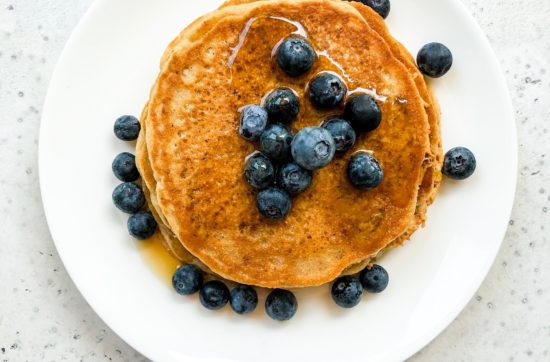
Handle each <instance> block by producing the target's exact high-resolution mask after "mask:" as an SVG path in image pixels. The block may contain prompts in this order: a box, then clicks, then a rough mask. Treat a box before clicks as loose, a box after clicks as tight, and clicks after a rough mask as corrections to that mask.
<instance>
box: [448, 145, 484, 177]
mask: <svg viewBox="0 0 550 362" xmlns="http://www.w3.org/2000/svg"><path fill="white" fill-rule="evenodd" d="M476 163H477V162H476V158H475V156H474V154H473V153H472V151H470V150H469V149H467V148H465V147H455V148H453V149H451V150H449V152H447V153H446V154H445V160H444V161H443V170H442V172H443V174H444V175H445V176H447V177H449V178H452V179H454V180H464V179H466V178H468V177H470V176H472V174H473V173H474V171H475V170H476Z"/></svg>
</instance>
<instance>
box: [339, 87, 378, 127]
mask: <svg viewBox="0 0 550 362" xmlns="http://www.w3.org/2000/svg"><path fill="white" fill-rule="evenodd" d="M344 117H345V118H346V120H348V121H350V122H351V125H352V126H353V128H355V130H356V131H372V130H375V129H376V128H378V126H379V125H380V121H381V120H382V111H381V110H380V106H379V105H378V103H376V100H375V99H374V98H372V97H371V96H369V95H368V94H364V93H362V94H358V95H355V96H353V97H351V98H350V99H349V100H348V102H347V103H346V109H345V111H344Z"/></svg>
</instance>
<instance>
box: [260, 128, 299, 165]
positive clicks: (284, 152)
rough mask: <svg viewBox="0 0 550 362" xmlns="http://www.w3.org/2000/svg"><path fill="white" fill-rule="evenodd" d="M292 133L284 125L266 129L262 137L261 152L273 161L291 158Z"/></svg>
mask: <svg viewBox="0 0 550 362" xmlns="http://www.w3.org/2000/svg"><path fill="white" fill-rule="evenodd" d="M291 142H292V132H291V131H290V129H288V127H286V126H285V125H283V124H280V123H275V124H272V125H270V126H268V127H267V128H266V130H265V131H264V133H262V136H261V137H260V151H262V153H263V154H264V155H266V156H267V157H269V158H270V159H272V160H273V161H284V160H286V159H288V158H289V157H290V143H291Z"/></svg>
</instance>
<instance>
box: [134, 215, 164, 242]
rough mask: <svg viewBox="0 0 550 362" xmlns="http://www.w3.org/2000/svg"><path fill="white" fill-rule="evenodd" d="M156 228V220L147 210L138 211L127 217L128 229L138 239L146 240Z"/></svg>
mask: <svg viewBox="0 0 550 362" xmlns="http://www.w3.org/2000/svg"><path fill="white" fill-rule="evenodd" d="M156 230H157V222H156V220H155V218H154V217H153V215H152V214H151V213H150V212H148V211H140V212H138V213H136V214H134V215H132V216H130V218H129V219H128V231H129V232H130V235H132V236H133V237H134V238H136V239H138V240H147V239H149V238H150V237H151V236H153V234H154V233H155V231H156Z"/></svg>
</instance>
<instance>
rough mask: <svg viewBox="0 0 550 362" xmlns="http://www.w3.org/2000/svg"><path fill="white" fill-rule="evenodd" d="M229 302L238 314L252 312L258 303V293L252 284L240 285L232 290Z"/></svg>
mask: <svg viewBox="0 0 550 362" xmlns="http://www.w3.org/2000/svg"><path fill="white" fill-rule="evenodd" d="M229 304H230V305H231V309H233V310H234V311H235V313H237V314H248V313H252V312H253V311H254V309H256V306H257V305H258V294H256V290H254V288H252V287H251V286H248V285H238V286H236V287H235V288H233V289H232V290H231V295H230V299H229Z"/></svg>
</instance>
